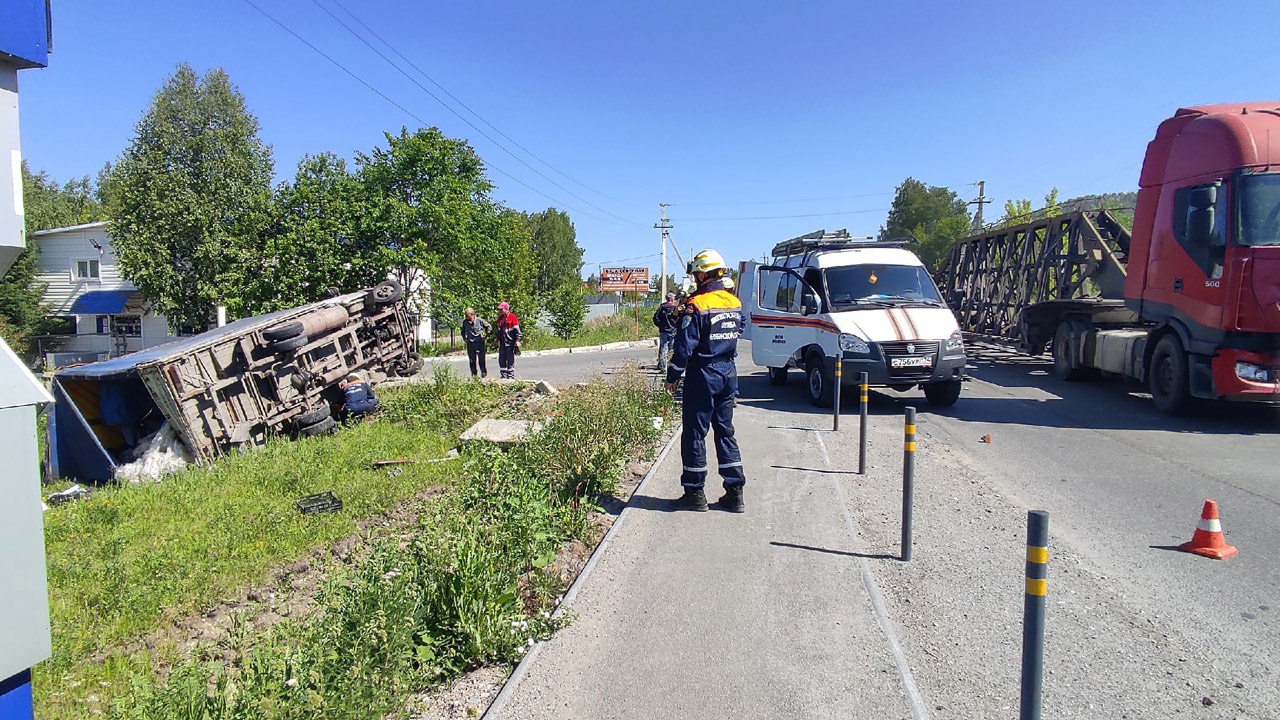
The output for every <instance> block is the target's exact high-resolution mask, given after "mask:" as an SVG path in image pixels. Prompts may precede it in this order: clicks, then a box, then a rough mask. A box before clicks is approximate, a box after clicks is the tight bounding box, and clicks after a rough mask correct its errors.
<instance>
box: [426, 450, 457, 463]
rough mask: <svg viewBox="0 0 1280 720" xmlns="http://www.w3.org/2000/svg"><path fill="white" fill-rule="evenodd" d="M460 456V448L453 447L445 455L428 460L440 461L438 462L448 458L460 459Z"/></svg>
mask: <svg viewBox="0 0 1280 720" xmlns="http://www.w3.org/2000/svg"><path fill="white" fill-rule="evenodd" d="M458 456H459V453H458V448H453V449H452V450H450V451H449V452H447V453H445V454H444V457H438V458H435V459H433V460H428V461H427V462H433V463H438V462H445V461H446V460H456V459H458Z"/></svg>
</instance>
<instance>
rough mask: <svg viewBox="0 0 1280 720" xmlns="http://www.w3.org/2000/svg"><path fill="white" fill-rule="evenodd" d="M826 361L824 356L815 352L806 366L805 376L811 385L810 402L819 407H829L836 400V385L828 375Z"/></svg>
mask: <svg viewBox="0 0 1280 720" xmlns="http://www.w3.org/2000/svg"><path fill="white" fill-rule="evenodd" d="M825 365H826V363H825V362H823V361H822V356H821V355H819V354H817V353H813V354H811V355H810V356H809V362H808V363H807V364H806V366H805V376H806V378H807V379H808V381H809V382H808V385H809V402H811V403H813V404H814V405H816V406H817V407H822V408H829V407H831V405H832V404H833V403H834V402H835V387H833V386H832V384H831V381H832V378H831V377H830V376H828V375H827V370H826V367H825Z"/></svg>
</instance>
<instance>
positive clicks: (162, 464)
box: [116, 420, 191, 485]
mask: <svg viewBox="0 0 1280 720" xmlns="http://www.w3.org/2000/svg"><path fill="white" fill-rule="evenodd" d="M136 454H137V458H138V459H137V460H134V461H133V462H131V463H127V464H125V465H121V466H119V467H117V468H116V479H117V480H122V481H128V482H131V483H133V484H134V485H137V484H138V483H141V482H142V481H144V480H146V481H148V482H159V481H160V479H161V478H163V477H164V476H165V475H171V474H173V473H176V472H178V471H179V470H181V469H182V468H184V467H186V466H187V465H188V464H189V463H190V462H191V454H190V453H189V452H187V447H186V445H183V444H182V440H180V439H179V438H178V434H177V433H176V432H174V430H173V426H172V425H170V424H169V422H168V421H167V420H166V421H165V423H164V424H163V425H161V426H160V429H159V430H157V431H155V432H154V433H152V434H151V435H148V436H147V437H146V438H143V440H142V442H140V443H138V448H137V453H136Z"/></svg>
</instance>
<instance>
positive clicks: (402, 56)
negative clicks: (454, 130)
mask: <svg viewBox="0 0 1280 720" xmlns="http://www.w3.org/2000/svg"><path fill="white" fill-rule="evenodd" d="M330 1H331V2H332V3H333V4H334V5H337V6H338V7H339V8H341V9H342V11H343V12H345V13H346V14H347V15H348V16H350V17H351V19H352V20H355V21H356V22H357V23H359V24H360V27H362V28H364V29H365V30H366V31H368V33H369V34H370V35H372V36H373V37H375V38H377V40H378V42H380V43H382V44H383V45H386V46H387V48H388V49H389V50H391V52H393V53H395V54H396V56H397V57H399V58H400V59H401V60H404V61H405V63H407V64H408V65H409V67H411V68H413V69H414V70H416V71H418V74H419V75H421V76H422V77H424V78H426V79H427V80H428V81H430V82H431V84H432V85H435V86H436V88H438V89H439V90H440V92H442V93H444V94H445V95H448V96H449V97H450V98H451V99H452V100H453V101H454V102H456V103H458V104H459V105H461V106H462V107H463V109H465V110H466V111H467V112H469V113H471V114H472V115H475V116H476V118H477V119H479V120H480V122H482V123H484V124H485V125H487V126H488V127H489V128H490V129H491V130H493V131H494V132H496V133H498V134H499V135H501V136H502V137H503V138H505V139H506V140H508V141H509V142H510V143H511V144H512V145H515V146H516V147H518V148H520V149H521V150H523V151H524V152H525V153H527V154H528V155H529V157H531V158H533V159H534V160H537V161H538V162H540V163H542V164H543V165H546V166H547V167H549V168H551V169H552V170H553V171H555V172H556V173H557V174H559V175H560V176H561V177H564V178H565V179H567V180H568V181H570V182H572V183H574V184H575V185H578V186H580V187H583V188H585V189H587V190H590V191H591V192H593V193H595V194H597V195H599V196H600V197H603V198H606V199H608V200H612V201H614V202H617V203H620V202H623V201H622V200H619V199H618V198H615V197H613V196H611V195H608V194H606V193H603V192H601V191H599V190H596V189H595V188H593V187H591V186H590V185H587V184H586V183H583V182H581V181H579V180H577V179H576V178H574V177H572V176H571V175H569V174H568V173H565V172H564V171H562V170H560V169H559V168H557V167H556V166H554V165H552V164H551V163H549V162H547V161H546V160H543V159H542V158H540V157H538V156H537V155H536V154H535V153H534V152H533V151H532V150H530V149H529V148H527V147H525V146H524V145H521V144H520V143H519V142H518V141H516V139H515V138H513V137H511V136H510V135H508V134H506V133H504V132H502V130H500V129H499V128H498V127H497V126H495V125H494V124H493V123H491V122H489V121H488V120H486V119H485V118H484V116H483V115H481V114H480V113H478V112H476V111H475V110H472V109H471V107H470V106H468V105H467V104H466V103H465V102H463V101H462V100H460V99H459V98H458V96H456V95H454V94H453V93H451V92H449V90H448V88H446V87H445V86H443V85H441V84H440V83H439V82H437V81H436V79H435V78H433V77H431V76H430V75H428V74H427V72H426V71H425V70H423V69H422V68H420V67H418V66H417V64H415V63H414V62H413V61H412V60H410V59H409V58H408V57H406V56H405V54H404V53H402V52H400V51H399V50H397V49H396V47H395V46H394V45H392V44H391V43H390V42H388V41H387V40H386V38H384V37H382V36H381V35H379V34H378V32H377V31H376V30H374V29H373V28H371V27H369V25H368V24H367V23H365V21H363V20H361V19H360V18H359V17H358V16H356V14H355V13H353V12H351V11H350V10H348V9H347V7H346V6H345V5H343V4H342V3H341V2H338V0H330Z"/></svg>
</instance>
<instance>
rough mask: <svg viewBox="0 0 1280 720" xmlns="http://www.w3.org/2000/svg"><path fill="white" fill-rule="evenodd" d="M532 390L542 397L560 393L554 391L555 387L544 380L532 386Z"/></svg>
mask: <svg viewBox="0 0 1280 720" xmlns="http://www.w3.org/2000/svg"><path fill="white" fill-rule="evenodd" d="M533 389H534V390H536V391H537V392H538V393H540V394H542V395H559V394H560V391H559V390H557V389H556V386H555V385H552V384H551V383H549V382H547V381H546V380H539V381H538V384H536V385H534V386H533Z"/></svg>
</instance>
